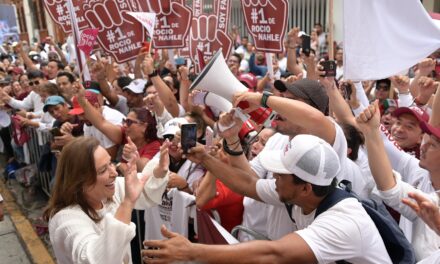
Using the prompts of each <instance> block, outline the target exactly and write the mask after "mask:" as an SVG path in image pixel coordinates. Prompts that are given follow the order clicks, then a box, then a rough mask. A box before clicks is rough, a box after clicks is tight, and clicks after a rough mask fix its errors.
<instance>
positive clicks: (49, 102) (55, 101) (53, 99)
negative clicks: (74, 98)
mask: <svg viewBox="0 0 440 264" xmlns="http://www.w3.org/2000/svg"><path fill="white" fill-rule="evenodd" d="M64 103H66V100H64V98H63V97H61V96H59V95H52V96H49V97H47V99H46V102H44V107H43V112H47V110H48V108H49V106H54V105H59V104H64Z"/></svg>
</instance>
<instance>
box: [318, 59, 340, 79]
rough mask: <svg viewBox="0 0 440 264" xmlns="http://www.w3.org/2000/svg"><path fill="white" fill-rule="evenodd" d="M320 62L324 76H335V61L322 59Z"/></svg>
mask: <svg viewBox="0 0 440 264" xmlns="http://www.w3.org/2000/svg"><path fill="white" fill-rule="evenodd" d="M320 64H321V65H322V66H323V67H324V71H325V77H335V76H336V62H335V61H334V60H328V61H323V62H320Z"/></svg>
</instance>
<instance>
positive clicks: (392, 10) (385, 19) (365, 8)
mask: <svg viewBox="0 0 440 264" xmlns="http://www.w3.org/2000/svg"><path fill="white" fill-rule="evenodd" d="M438 48H440V28H439V27H437V26H436V25H435V24H434V22H433V20H432V19H431V18H430V17H429V15H428V13H427V12H426V10H425V9H424V7H423V5H422V4H421V3H420V1H418V0H345V1H344V78H345V79H351V80H378V79H383V78H387V77H390V76H392V75H395V74H397V73H399V72H402V71H404V70H407V69H408V68H410V67H412V66H414V65H415V64H417V63H418V62H419V61H421V60H422V59H424V58H426V57H427V56H429V55H430V54H431V53H433V52H434V51H435V50H437V49H438Z"/></svg>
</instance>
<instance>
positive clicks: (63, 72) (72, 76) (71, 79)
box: [57, 71, 75, 83]
mask: <svg viewBox="0 0 440 264" xmlns="http://www.w3.org/2000/svg"><path fill="white" fill-rule="evenodd" d="M63 76H65V77H67V79H69V82H70V83H73V82H74V81H75V76H74V75H73V74H71V73H70V72H66V71H61V72H59V73H58V74H57V78H58V77H63Z"/></svg>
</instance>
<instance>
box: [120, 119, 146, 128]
mask: <svg viewBox="0 0 440 264" xmlns="http://www.w3.org/2000/svg"><path fill="white" fill-rule="evenodd" d="M122 123H123V124H126V125H127V127H129V126H131V125H133V124H141V122H139V121H135V120H131V119H128V118H127V119H125V118H124V119H122Z"/></svg>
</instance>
